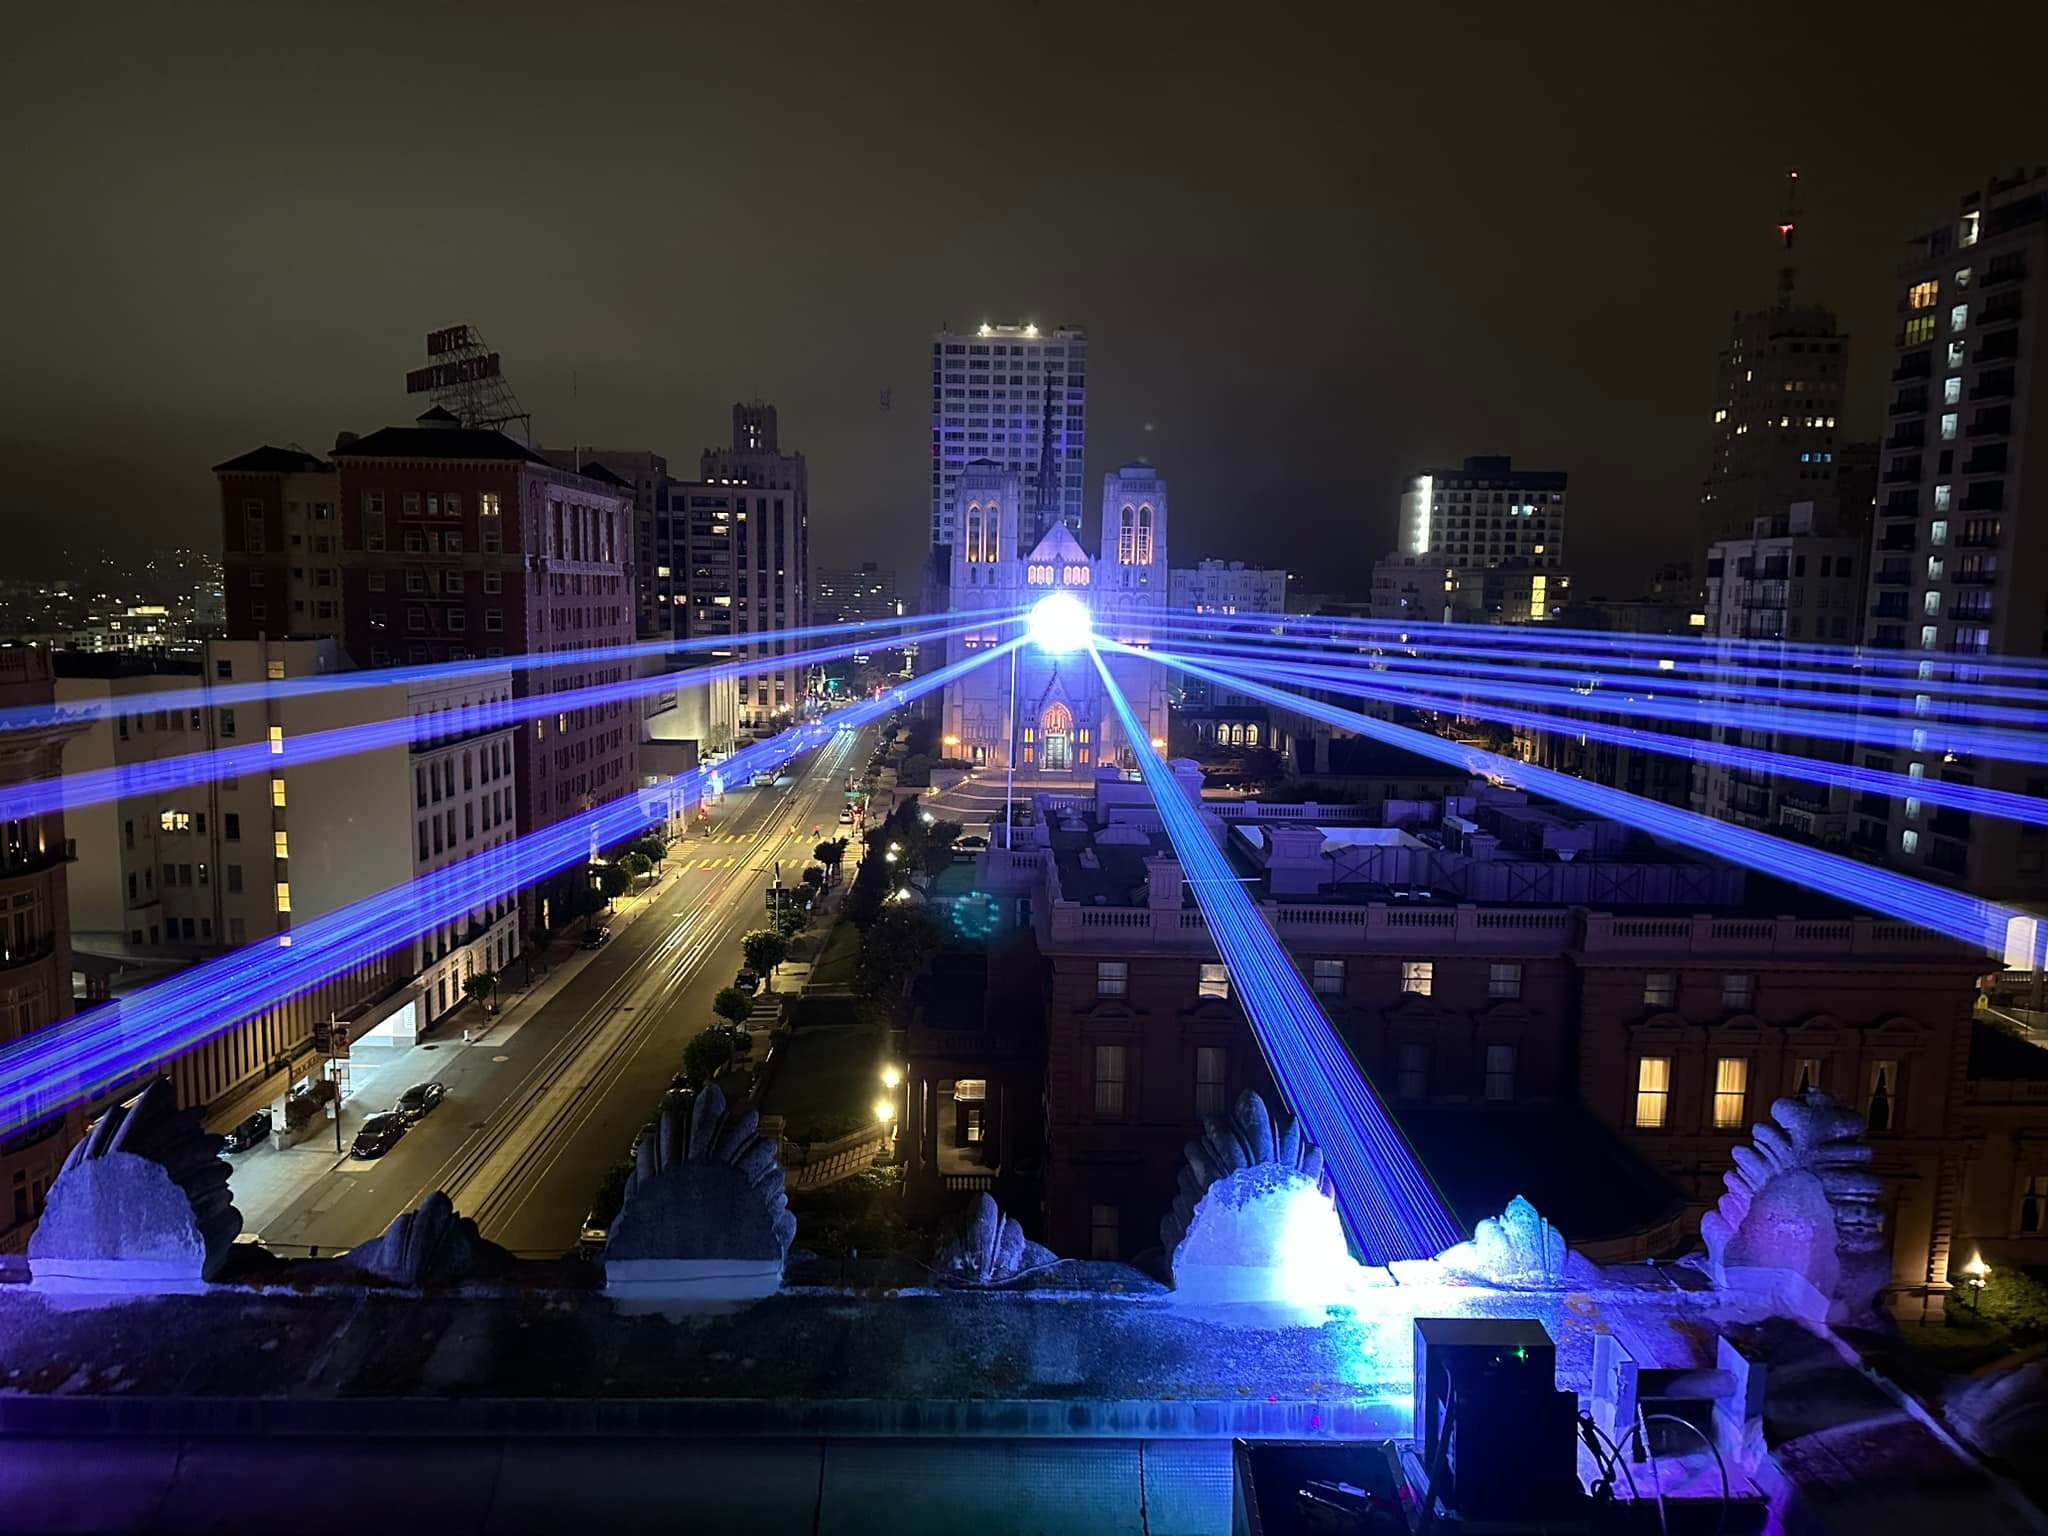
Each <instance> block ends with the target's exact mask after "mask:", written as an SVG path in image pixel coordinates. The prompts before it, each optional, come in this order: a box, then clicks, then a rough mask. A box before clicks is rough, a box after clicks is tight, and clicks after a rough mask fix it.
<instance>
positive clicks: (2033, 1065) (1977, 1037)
mask: <svg viewBox="0 0 2048 1536" xmlns="http://www.w3.org/2000/svg"><path fill="white" fill-rule="evenodd" d="M1970 1078H1971V1080H1972V1081H1988V1082H1994V1083H2038V1082H2048V1051H2044V1050H2043V1049H2041V1047H2040V1046H2038V1045H2034V1044H2031V1043H2030V1042H2028V1041H2025V1040H2022V1039H2021V1038H2020V1037H2019V1036H2018V1035H2016V1034H2014V1033H2013V1032H2012V1031H2011V1030H2008V1029H2000V1028H1999V1027H1998V1026H1997V1025H1996V1024H1987V1023H1986V1022H1985V1021H1984V1020H1982V1019H1972V1020H1971V1021H1970Z"/></svg>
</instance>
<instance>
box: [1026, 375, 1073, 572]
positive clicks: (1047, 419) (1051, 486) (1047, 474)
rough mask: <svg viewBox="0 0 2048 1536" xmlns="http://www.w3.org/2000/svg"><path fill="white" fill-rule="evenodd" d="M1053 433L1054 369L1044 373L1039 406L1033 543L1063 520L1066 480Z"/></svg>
mask: <svg viewBox="0 0 2048 1536" xmlns="http://www.w3.org/2000/svg"><path fill="white" fill-rule="evenodd" d="M1053 442H1054V439H1053V433H1052V370H1051V369H1050V368H1047V369H1046V370H1045V398H1044V399H1043V400H1042V401H1041V402H1040V403H1039V426H1038V505H1037V507H1036V508H1035V509H1034V510H1035V511H1036V513H1037V523H1038V527H1037V529H1036V530H1035V532H1034V535H1033V542H1034V543H1036V542H1037V540H1039V539H1042V538H1044V537H1045V535H1046V534H1047V532H1048V531H1050V529H1051V528H1052V525H1053V524H1054V523H1057V522H1060V521H1062V520H1063V511H1064V506H1065V496H1064V492H1065V480H1066V477H1065V476H1064V475H1062V474H1061V473H1060V472H1059V469H1058V467H1057V465H1056V464H1055V463H1054V454H1053Z"/></svg>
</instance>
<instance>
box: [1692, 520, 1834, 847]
mask: <svg viewBox="0 0 2048 1536" xmlns="http://www.w3.org/2000/svg"><path fill="white" fill-rule="evenodd" d="M1833 515H1834V509H1833V508H1832V507H1829V508H1826V509H1822V508H1816V507H1815V506H1814V504H1813V503H1811V502H1804V501H1802V502H1796V503H1794V504H1793V506H1792V508H1791V509H1790V510H1789V511H1788V512H1784V513H1779V514H1775V515H1771V516H1765V517H1759V518H1758V519H1757V520H1756V523H1755V526H1754V527H1753V528H1752V529H1751V530H1750V534H1749V537H1748V538H1743V539H1722V540H1719V541H1717V542H1715V543H1714V544H1712V545H1710V546H1709V547H1708V549H1707V599H1706V619H1707V621H1706V624H1705V625H1704V626H1703V628H1702V629H1701V630H1699V631H1695V633H1701V634H1705V635H1707V636H1709V637H1711V638H1714V639H1718V640H1723V641H1726V642H1727V643H1728V650H1727V652H1726V657H1725V661H1724V662H1723V672H1724V675H1725V676H1726V677H1727V678H1728V679H1730V680H1731V681H1739V682H1741V683H1742V684H1743V685H1745V686H1748V687H1759V686H1761V687H1769V686H1771V684H1772V682H1773V680H1774V679H1775V678H1776V677H1778V676H1779V671H1778V669H1777V668H1776V667H1774V666H1771V665H1769V664H1768V662H1766V661H1765V660H1763V659H1762V658H1763V657H1765V656H1767V655H1769V654H1770V648H1771V647H1772V646H1773V645H1786V646H1790V647H1792V648H1794V649H1796V648H1798V647H1801V646H1808V645H1813V644H1816V643H1824V644H1830V645H1844V646H1846V645H1849V644H1852V643H1854V641H1855V638H1856V635H1857V634H1858V632H1859V630H1860V627H1861V624H1862V612H1861V610H1862V607H1863V591H1864V576H1865V568H1864V561H1865V558H1866V555H1867V547H1866V546H1867V540H1868V538H1869V534H1868V532H1867V530H1866V529H1865V528H1864V527H1862V526H1860V525H1859V526H1854V527H1851V528H1847V529H1845V528H1842V527H1840V526H1838V525H1834V524H1833V523H1831V521H1830V519H1831V518H1832V516H1833ZM1787 660H1788V661H1794V660H1796V657H1790V658H1787ZM1844 691H1845V692H1849V691H1853V690H1851V689H1850V688H1849V687H1848V686H1847V685H1846V684H1845V686H1844ZM1706 729H1707V732H1708V734H1709V735H1711V736H1712V738H1713V739H1714V740H1716V741H1718V742H1722V743H1725V744H1728V745H1732V746H1739V747H1747V748H1757V749H1762V750H1765V751H1771V752H1782V753H1789V754H1791V755H1793V756H1797V757H1809V758H1816V759H1819V760H1821V761H1824V762H1826V761H1834V762H1840V761H1842V760H1843V759H1844V757H1845V754H1846V750H1847V749H1846V748H1844V747H1843V746H1842V745H1841V744H1840V743H1836V742H1830V741H1825V740H1819V739H1816V738H1813V737H1807V736H1797V735H1786V734H1784V733H1782V732H1777V731H1767V730H1751V729H1744V728H1738V727H1732V726H1726V725H1713V726H1709V727H1707V728H1706ZM1692 808H1693V809H1694V810H1696V811H1699V812H1701V813H1702V814H1703V815H1707V816H1716V817H1719V818H1720V819H1722V820H1723V821H1733V822H1739V823H1741V824H1742V825H1744V826H1750V827H1759V828H1767V829H1774V830H1785V831H1790V832H1792V833H1794V834H1796V835H1797V836H1799V837H1801V838H1803V839H1806V840H1809V841H1813V842H1822V843H1837V842H1841V841H1843V840H1844V839H1845V838H1846V836H1847V833H1848V822H1847V811H1848V798H1847V796H1846V795H1845V794H1844V793H1842V792H1841V791H1839V790H1836V789H1834V788H1832V787H1830V786H1829V785H1827V784H1819V783H1814V782H1812V781H1810V780H1805V779H1791V778H1785V777H1782V776H1780V775H1776V774H1771V773H1765V772H1761V771H1759V770H1756V769H1753V768H1735V767H1730V766H1728V765H1726V764H1723V763H1714V762H1703V761H1695V762H1694V763H1693V765H1692Z"/></svg>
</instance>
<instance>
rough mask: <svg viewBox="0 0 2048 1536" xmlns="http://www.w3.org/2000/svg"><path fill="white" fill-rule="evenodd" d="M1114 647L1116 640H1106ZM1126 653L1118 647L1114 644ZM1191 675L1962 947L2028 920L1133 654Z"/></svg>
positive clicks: (1237, 679)
mask: <svg viewBox="0 0 2048 1536" xmlns="http://www.w3.org/2000/svg"><path fill="white" fill-rule="evenodd" d="M1108 643H1111V644H1114V642H1108ZM1117 648H1118V649H1123V647H1117ZM1137 654H1139V655H1148V656H1150V657H1151V658H1152V659H1153V660H1155V661H1159V662H1163V663H1164V664H1166V665H1167V666H1170V667H1173V668H1174V669H1175V670H1177V671H1180V672H1184V673H1186V674H1187V675H1189V676H1191V677H1200V678H1204V679H1206V680H1207V681H1209V682H1212V683H1217V684H1219V685H1221V686H1223V687H1225V688H1229V689H1231V690H1233V691H1235V692H1238V693H1242V694H1244V695H1246V696H1247V697H1249V698H1255V699H1260V700H1262V701H1264V702H1265V703H1268V704H1275V705H1278V706H1279V707H1280V708H1282V709H1287V710H1292V711H1293V712H1295V713H1296V714H1301V715H1306V716H1308V717H1309V718H1311V719H1314V720H1321V721H1323V722H1324V723H1326V724H1329V725H1336V726H1341V727H1342V728H1344V729H1345V730H1348V731H1355V732H1356V733H1357V734H1359V735H1361V736H1369V737H1371V738H1372V739H1373V740H1375V741H1383V742H1386V743H1388V744H1389V745H1391V746H1396V747H1402V748H1405V749H1406V750H1408V751H1410V752H1415V753H1418V754H1420V755H1421V756H1423V757H1427V758H1431V759H1434V760H1435V761H1437V762H1440V763H1449V764H1451V765H1452V766H1454V767H1458V768H1462V769H1464V770H1465V771H1466V772H1468V773H1472V774H1474V775H1478V776H1483V777H1489V778H1497V779H1500V780H1501V781H1503V782H1505V783H1510V784H1520V785H1521V786H1522V787H1524V788H1526V789H1529V790H1533V791H1535V792H1537V793H1539V794H1543V795H1547V796H1549V797H1550V798H1551V799H1554V800H1559V801H1562V802H1563V803H1564V804H1566V805H1575V806H1578V807H1579V808H1580V809H1582V810H1588V811H1592V812H1594V813H1595V814H1596V815H1601V816H1607V817H1611V818H1612V819H1613V820H1615V821H1620V822H1626V823H1627V824H1628V825H1630V826H1632V827H1638V828H1640V829H1641V830H1643V831H1645V832H1649V833H1651V834H1653V835H1655V836H1657V837H1660V838H1663V839H1664V840H1666V841H1667V842H1673V843H1678V844H1681V845H1683V846H1685V847H1688V848H1694V849H1697V850H1699V851H1700V852H1702V853H1705V854H1708V855H1710V856H1711V857H1714V858H1719V859H1726V860H1728V861H1730V862H1731V863H1736V864H1742V865H1746V866H1747V867H1748V868H1751V869H1755V870H1761V871H1762V872H1763V873H1765V874H1770V875H1776V876H1778V877H1780V878H1781V879H1787V880H1791V881H1794V882H1795V883H1797V884H1800V885H1804V886H1807V887H1808V888H1810V889H1812V890H1816V891H1821V892H1824V893H1825V894H1827V895H1830V896H1835V897H1838V898H1840V899H1841V900H1843V901H1846V902H1850V903H1852V904H1854V905H1856V906H1859V907H1862V908H1864V909H1865V910H1868V911H1873V912H1882V913H1884V914H1885V915H1887V916H1890V917H1896V918H1899V919H1902V920H1903V921H1905V922H1908V923H1913V924H1916V925H1917V926H1919V927H1922V928H1926V929H1929V930H1930V931H1932V932H1935V933H1940V934H1944V935H1946V936H1947V937H1949V938H1952V939H1955V940H1956V941H1958V942H1959V943H1962V944H1966V945H1969V946H1970V947H1971V948H1974V949H1980V950H1983V951H1985V952H1987V953H1992V954H1997V953H2002V952H2003V951H2004V949H2005V946H2006V940H2007V937H2008V935H2009V933H2011V932H2013V931H2015V930H2014V927H2013V925H2014V924H2015V923H2017V922H2020V921H2023V920H2029V921H2030V919H2029V918H2028V914H2026V913H2024V912H2022V911H2020V910H2019V909H2018V908H2015V907H2007V906H2002V905H2000V904H1999V903H1997V902H1991V901H1985V900H1982V899H1981V898H1979V897H1975V896H1968V895H1965V894H1963V893H1962V892H1960V891H1951V890H1946V889H1944V888H1943V887H1941V886H1938V885H1931V884H1929V883H1928V882H1927V881H1925V880H1915V879H1913V878H1911V877H1910V876H1907V875H1900V874H1894V873H1893V872H1892V871H1890V870H1886V869H1879V868H1877V867H1875V866H1873V865H1869V864H1859V863H1857V862H1856V861H1855V860H1853V859H1845V858H1840V857H1838V856H1836V855H1834V854H1831V853H1823V852H1821V851H1820V850H1819V849H1817V848H1806V847H1802V846H1801V845H1800V844H1797V843H1790V842H1786V841H1785V840H1784V839H1782V838H1777V837H1772V836H1770V835H1769V834H1768V833H1764V832H1756V831H1752V830H1751V829H1750V828H1748V827H1743V826H1737V825H1735V824H1734V823H1732V822H1726V821H1716V820H1714V819H1713V818H1712V817H1708V816H1701V815H1698V814H1696V813H1695V812H1692V811H1682V810H1679V809H1678V808H1677V807H1675V806H1669V805H1660V804H1658V803H1657V802H1655V801H1651V800H1645V799H1643V798H1641V797H1640V796H1637V795H1631V794H1629V793H1627V792H1626V791H1624V790H1618V789H1609V788H1607V787H1606V786H1605V785H1601V784H1591V783H1588V782H1587V781H1586V780H1584V779H1575V778H1573V777H1571V776H1570V775H1569V774H1563V773H1557V772H1555V771H1553V770H1551V769H1548V768H1538V767H1536V766H1534V765H1533V764H1529V763H1518V762H1516V761H1514V759H1512V758H1507V757H1502V756H1500V755H1499V754H1498V753H1495V752H1488V751H1486V750H1484V749H1483V748H1480V747H1472V746H1466V745H1464V744H1463V743H1460V742H1455V741H1446V740H1444V739H1443V738H1442V737H1441V736H1432V735H1430V734H1429V733H1428V732H1427V731H1417V730H1412V729H1410V728H1409V727H1407V726H1401V725H1395V724H1394V723H1392V722H1391V721H1387V720H1375V719H1373V718H1372V717H1371V716H1370V715H1362V714H1360V713H1358V711H1356V710H1351V709H1344V708H1341V707H1340V706H1338V705H1334V704H1329V703H1325V702H1324V701H1322V700H1320V699H1312V698H1309V697H1308V696H1306V695H1305V694H1300V693H1295V692H1290V691H1288V690H1285V689H1281V688H1275V687H1273V686H1271V685H1270V684H1266V683H1260V682H1255V681H1254V680H1252V679H1251V678H1248V677H1245V676H1242V675H1241V674H1237V673H1233V672H1228V671H1223V670H1219V669H1217V668H1214V667H1210V666H1206V665H1204V664H1203V663H1201V662H1199V661H1197V660H1195V659H1194V658H1192V657H1188V656H1182V655H1179V654H1177V653H1174V652H1169V651H1158V650H1154V651H1138V652H1137Z"/></svg>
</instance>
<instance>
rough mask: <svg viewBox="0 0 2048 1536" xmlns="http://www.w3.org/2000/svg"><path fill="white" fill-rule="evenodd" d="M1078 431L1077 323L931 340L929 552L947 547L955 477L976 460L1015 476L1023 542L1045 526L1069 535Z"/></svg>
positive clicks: (1077, 523)
mask: <svg viewBox="0 0 2048 1536" xmlns="http://www.w3.org/2000/svg"><path fill="white" fill-rule="evenodd" d="M1087 426H1088V338H1087V335H1086V333H1084V332H1083V331H1082V330H1080V329H1079V328H1078V327H1075V326H1061V327H1059V328H1057V329H1055V330H1049V331H1044V330H1040V329H1039V328H1038V327H1037V326H1036V325H981V326H978V327H976V328H975V329H974V330H973V331H970V332H962V333H958V334H956V333H955V332H953V331H950V330H942V331H940V332H939V333H938V334H937V335H935V336H933V337H932V454H931V516H932V546H933V548H935V549H939V548H950V547H951V546H952V544H953V541H954V538H955V537H956V535H957V534H958V532H959V528H958V525H957V523H956V521H955V505H956V503H957V501H958V499H959V497H958V493H959V489H960V477H961V473H962V471H963V470H965V469H966V467H967V466H968V465H969V464H972V463H974V462H976V461H977V460H984V459H985V460H987V461H988V462H989V463H991V464H993V465H995V466H996V467H997V468H999V469H1003V470H1007V471H1009V472H1011V473H1013V474H1016V475H1018V476H1020V477H1021V483H1022V487H1023V491H1022V494H1023V501H1024V510H1025V513H1026V517H1027V521H1026V523H1025V524H1024V525H1023V527H1022V528H1021V529H1020V536H1022V537H1023V538H1024V541H1025V543H1026V544H1035V543H1036V542H1037V541H1038V536H1039V534H1041V533H1043V532H1044V528H1043V527H1042V526H1041V524H1042V523H1045V522H1064V523H1065V524H1066V525H1067V530H1068V531H1069V532H1070V533H1074V534H1078V533H1079V532H1080V531H1081V513H1082V504H1083V500H1084V495H1085V489H1086V488H1085V486H1084V485H1083V483H1082V459H1083V457H1084V453H1085V450H1086V447H1087ZM1048 465H1049V469H1048V468H1047V466H1048ZM939 565H940V568H941V573H942V574H943V566H944V561H943V560H941V561H940V562H939Z"/></svg>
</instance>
